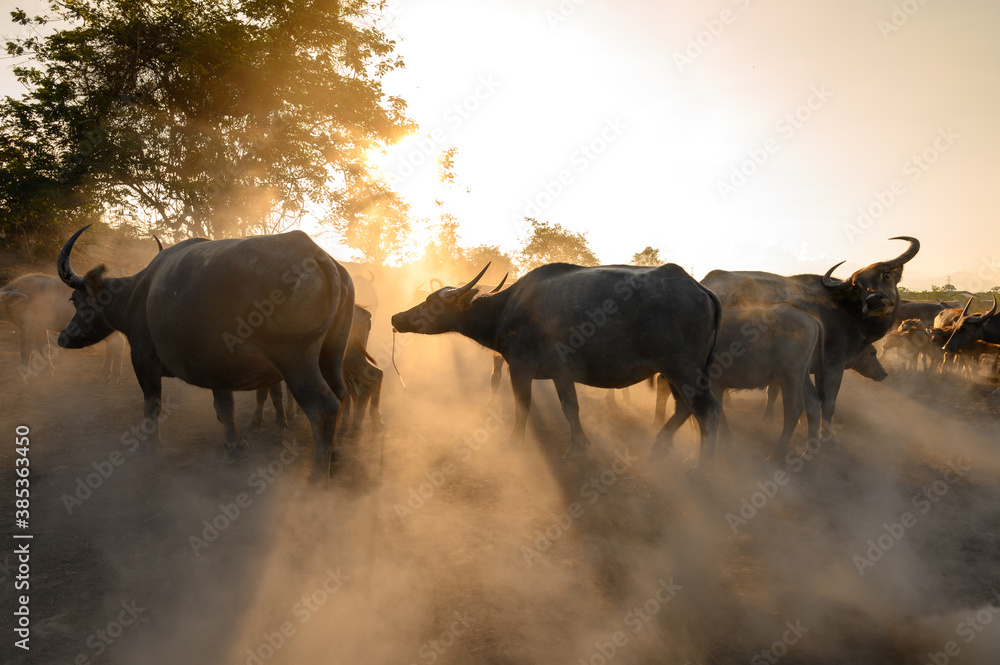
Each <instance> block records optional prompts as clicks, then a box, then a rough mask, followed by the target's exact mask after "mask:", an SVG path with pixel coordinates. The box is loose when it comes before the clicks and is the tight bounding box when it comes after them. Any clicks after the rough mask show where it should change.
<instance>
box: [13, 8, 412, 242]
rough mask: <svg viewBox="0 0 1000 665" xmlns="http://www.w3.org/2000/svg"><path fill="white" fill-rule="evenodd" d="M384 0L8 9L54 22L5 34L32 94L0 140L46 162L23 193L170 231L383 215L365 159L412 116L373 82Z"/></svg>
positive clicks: (380, 67)
mask: <svg viewBox="0 0 1000 665" xmlns="http://www.w3.org/2000/svg"><path fill="white" fill-rule="evenodd" d="M383 6H384V3H383V2H379V1H378V0H352V1H351V2H330V1H329V0H300V1H297V2H289V1H288V0H231V1H228V2H215V1H214V0H164V1H162V2H150V3H146V2H135V1H134V0H72V1H70V0H61V1H56V2H52V3H51V4H50V7H51V8H52V12H53V13H52V15H51V16H42V17H28V16H27V15H26V14H25V12H23V11H20V10H18V11H15V12H12V16H13V18H14V20H15V22H18V23H21V24H24V25H28V24H37V25H46V24H48V25H49V26H51V27H53V28H55V29H54V30H53V31H52V32H51V33H50V34H48V35H47V36H45V37H39V36H36V35H33V36H29V37H24V38H19V39H14V40H12V41H8V42H7V51H8V53H9V54H11V55H14V56H25V55H27V56H31V57H32V58H33V61H34V63H35V65H36V66H29V67H18V68H15V73H16V75H17V76H18V79H19V80H20V81H21V82H22V83H24V84H25V85H27V86H28V88H29V92H28V93H27V94H26V95H25V96H24V97H23V98H21V99H18V100H15V99H11V98H7V99H6V100H5V101H4V102H3V104H2V105H0V127H2V128H3V130H2V131H3V133H4V135H5V138H6V137H10V138H12V139H13V140H15V142H16V143H15V145H16V146H18V149H20V151H21V152H22V153H24V154H25V156H26V159H27V161H26V162H25V164H26V165H27V166H28V167H30V168H31V169H34V170H35V171H36V172H37V173H38V174H39V178H38V179H37V181H34V182H29V181H27V180H25V181H24V182H23V188H25V192H24V193H23V194H22V198H23V199H24V201H26V202H32V201H34V202H36V203H30V207H37V206H38V204H37V202H38V201H40V200H46V199H50V198H54V199H55V200H57V201H59V202H60V205H62V204H63V202H66V203H68V204H69V205H66V206H65V207H67V208H72V209H77V210H79V209H84V208H86V207H87V206H91V207H92V209H93V208H94V207H96V208H98V209H100V208H102V207H104V206H108V205H115V206H123V207H127V208H130V209H131V210H133V211H134V212H135V213H136V214H141V213H143V212H146V213H148V212H150V211H152V212H153V214H154V217H155V223H156V226H157V227H159V228H160V229H168V230H172V231H174V232H175V235H178V236H182V235H186V234H197V235H204V236H208V237H224V236H241V235H245V234H248V233H251V232H270V231H274V230H277V229H280V228H284V227H287V226H290V225H293V224H295V223H296V222H298V221H299V220H300V219H302V218H303V217H304V216H305V215H306V214H312V211H315V210H316V209H317V208H318V209H321V210H325V211H329V213H330V217H331V218H334V217H344V218H347V223H350V222H358V223H362V224H364V223H368V221H369V218H371V217H375V218H384V217H385V211H384V210H372V211H369V210H368V209H367V207H366V206H365V205H363V204H364V203H368V204H369V205H371V206H373V207H384V206H385V203H386V195H381V196H378V197H375V198H371V197H368V196H367V195H366V192H367V191H368V190H370V189H371V188H370V186H369V183H370V182H371V181H372V180H373V179H374V176H373V175H372V174H371V173H370V166H369V164H368V162H367V159H366V157H367V154H368V151H369V150H371V149H373V148H375V147H377V146H383V145H385V144H386V143H387V142H391V141H393V140H395V139H398V138H399V137H401V136H402V135H404V134H405V133H406V132H407V131H409V130H411V129H412V123H410V121H409V120H408V119H407V118H406V117H405V115H404V110H405V103H404V102H403V101H402V100H401V99H399V98H397V97H391V96H387V95H386V94H385V93H384V92H383V91H382V88H381V78H382V77H383V76H384V75H385V74H387V73H388V72H390V71H392V70H394V69H396V68H398V67H401V66H402V64H403V63H402V60H401V59H400V58H399V57H398V56H397V55H395V54H394V48H395V43H394V42H393V41H391V40H390V39H388V38H387V37H386V36H385V35H384V34H383V33H382V32H380V31H379V30H378V29H377V28H376V27H375V20H376V19H377V17H378V15H379V12H380V11H381V9H382V8H383ZM64 25H65V26H67V27H63V26H64ZM29 132H30V133H29ZM31 143H36V144H37V149H36V148H33V147H32V146H29V145H28V144H31ZM0 168H2V169H3V170H4V171H7V170H8V169H9V168H12V167H11V163H10V162H9V161H8V160H7V157H6V156H5V157H4V162H3V163H2V164H0ZM53 194H54V195H55V196H53ZM25 205H29V203H25ZM394 206H395V204H393V205H391V206H389V207H390V208H392V207H394ZM395 207H398V206H395ZM44 217H45V215H44V214H41V216H39V215H36V217H35V218H34V219H42V218H44ZM390 217H391V215H390ZM3 230H4V231H5V232H8V233H9V232H11V231H12V229H10V228H8V227H6V226H5V227H4V228H3Z"/></svg>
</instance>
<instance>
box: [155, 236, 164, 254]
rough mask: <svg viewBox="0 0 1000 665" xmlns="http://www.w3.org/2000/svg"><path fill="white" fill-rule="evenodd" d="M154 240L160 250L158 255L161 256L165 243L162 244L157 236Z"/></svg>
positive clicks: (157, 251)
mask: <svg viewBox="0 0 1000 665" xmlns="http://www.w3.org/2000/svg"><path fill="white" fill-rule="evenodd" d="M153 240H155V241H156V246H157V247H158V248H159V249H157V250H156V253H157V254H159V253H160V252H162V251H163V243H162V242H160V239H159V238H157V237H156V236H155V235H153Z"/></svg>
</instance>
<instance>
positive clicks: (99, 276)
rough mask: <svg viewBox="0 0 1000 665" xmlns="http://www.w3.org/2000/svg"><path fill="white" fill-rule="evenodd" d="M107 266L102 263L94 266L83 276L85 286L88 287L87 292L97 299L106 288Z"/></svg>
mask: <svg viewBox="0 0 1000 665" xmlns="http://www.w3.org/2000/svg"><path fill="white" fill-rule="evenodd" d="M107 269H108V268H107V266H105V265H104V264H101V265H99V266H97V267H96V268H92V269H91V270H90V272H88V273H87V274H86V276H84V278H83V285H84V288H86V289H87V294H88V295H89V296H90V297H91V298H94V299H96V298H97V296H98V295H100V293H101V291H103V290H104V273H105V271H107Z"/></svg>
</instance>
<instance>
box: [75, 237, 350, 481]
mask: <svg viewBox="0 0 1000 665" xmlns="http://www.w3.org/2000/svg"><path fill="white" fill-rule="evenodd" d="M87 228H89V226H85V227H83V228H82V229H80V230H79V231H77V232H76V233H74V234H73V235H72V236H71V237H70V239H69V240H67V241H66V244H65V245H63V248H62V250H61V251H60V252H59V258H58V262H57V265H58V269H59V276H60V278H62V280H63V282H65V283H66V285H67V286H69V287H71V288H72V289H73V296H72V301H73V304H74V306H75V307H76V315H75V316H74V317H73V320H72V321H71V322H70V324H69V325H68V326H67V327H66V329H65V330H63V331H62V333H60V335H59V346H61V347H64V348H80V347H84V346H89V345H91V344H95V343H97V342H99V341H100V340H102V339H104V338H105V337H107V336H108V335H110V334H111V333H112V332H114V331H115V330H119V331H121V332H123V333H124V334H125V336H126V337H127V338H128V340H129V343H130V344H131V347H132V366H133V368H134V369H135V374H136V378H137V379H138V381H139V386H140V387H141V388H142V393H143V397H144V401H143V412H144V415H145V417H146V423H148V425H147V427H148V428H151V429H152V435H151V438H150V441H151V442H152V444H153V445H156V444H158V443H159V433H158V427H157V418H158V416H159V413H160V393H161V381H162V379H163V377H171V376H173V377H177V378H179V379H182V380H183V381H186V382H187V383H190V384H193V385H196V386H201V387H203V388H209V389H211V390H212V394H213V395H214V397H215V411H216V414H217V415H218V417H219V420H220V422H222V424H223V426H224V427H225V431H226V449H227V451H228V453H229V454H231V455H232V454H235V452H236V446H237V444H239V443H240V442H241V441H242V437H241V436H240V435H239V432H238V431H237V429H236V423H235V421H234V414H233V391H235V390H256V389H257V388H262V387H266V386H270V385H272V384H274V383H277V382H278V381H279V380H281V379H284V380H285V382H286V383H287V384H288V388H289V390H290V391H291V393H292V395H293V396H294V398H295V400H296V401H297V402H298V403H299V405H300V406H301V407H302V410H303V412H304V413H305V414H306V416H307V417H308V418H309V424H310V425H311V426H312V432H313V440H314V444H315V445H314V462H315V464H314V468H313V477H314V479H321V478H323V477H326V476H327V475H328V473H329V470H330V467H331V464H332V461H333V458H334V450H333V437H334V433H335V430H336V425H337V416H338V414H339V412H340V405H341V402H342V401H343V400H344V399H345V398H346V397H347V387H346V385H345V384H344V376H343V360H344V349H345V347H346V346H347V339H348V335H349V333H350V327H351V316H352V310H353V308H354V287H353V284H352V283H351V278H350V276H349V275H348V274H347V271H346V270H344V269H343V267H341V266H340V265H339V264H338V263H337V262H336V261H334V260H333V259H332V258H330V256H329V255H328V254H327V253H326V252H324V251H323V249H322V248H320V247H319V246H318V245H316V244H315V243H314V242H313V241H312V240H311V239H310V238H309V236H307V235H306V234H305V233H303V232H301V231H292V232H290V233H283V234H280V235H274V236H264V237H255V238H245V239H227V240H214V241H212V240H206V239H204V238H193V239H190V240H185V241H184V242H181V243H179V244H177V245H174V246H173V247H169V248H167V249H165V250H163V251H162V252H160V253H159V254H157V255H156V256H155V257H154V258H153V260H152V261H150V263H149V265H148V266H146V267H145V268H144V269H143V270H141V271H139V272H138V273H136V274H135V275H132V276H130V277H117V278H108V277H105V276H104V272H105V267H104V266H103V265H102V266H98V267H97V268H94V269H92V270H91V271H89V272H88V273H87V274H86V276H80V275H78V274H76V273H75V272H74V271H73V269H72V267H71V266H70V254H71V252H72V250H73V244H74V243H75V242H76V240H77V238H79V237H80V234H82V233H83V232H84V231H86V230H87Z"/></svg>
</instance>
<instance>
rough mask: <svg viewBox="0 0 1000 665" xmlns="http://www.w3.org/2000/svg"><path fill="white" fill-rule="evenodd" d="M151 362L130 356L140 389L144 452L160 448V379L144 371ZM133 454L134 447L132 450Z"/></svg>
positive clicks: (153, 373) (154, 374)
mask: <svg viewBox="0 0 1000 665" xmlns="http://www.w3.org/2000/svg"><path fill="white" fill-rule="evenodd" d="M150 365H152V362H150V361H149V360H147V359H145V358H139V359H137V358H136V357H135V356H134V355H133V356H132V369H134V370H135V378H136V379H137V380H138V381H139V388H140V389H142V415H143V420H142V426H141V428H140V430H141V432H142V438H141V441H143V442H145V446H144V448H145V450H146V451H147V452H148V451H151V450H153V449H155V448H159V447H160V405H161V401H160V396H161V394H162V377H161V376H160V374H159V373H157V372H151V371H150V370H148V369H146V368H147V367H149V366H150ZM132 450H133V452H135V447H133V448H132Z"/></svg>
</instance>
